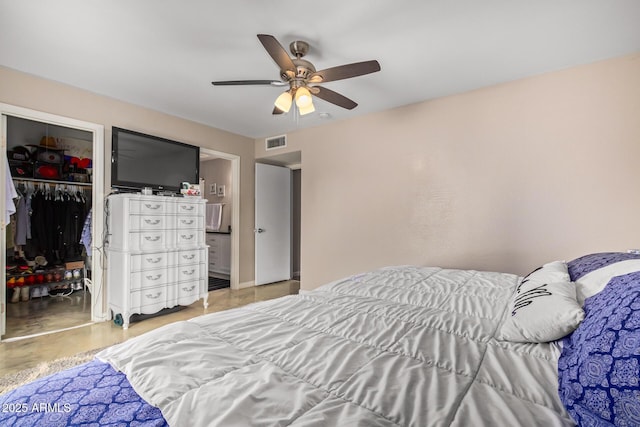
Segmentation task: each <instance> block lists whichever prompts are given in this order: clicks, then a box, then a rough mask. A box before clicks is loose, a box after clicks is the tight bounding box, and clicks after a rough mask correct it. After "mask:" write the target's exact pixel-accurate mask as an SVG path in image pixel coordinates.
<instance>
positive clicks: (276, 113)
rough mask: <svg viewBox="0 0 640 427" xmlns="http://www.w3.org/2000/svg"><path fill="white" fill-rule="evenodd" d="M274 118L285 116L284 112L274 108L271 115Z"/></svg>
mask: <svg viewBox="0 0 640 427" xmlns="http://www.w3.org/2000/svg"><path fill="white" fill-rule="evenodd" d="M271 114H273V115H274V116H276V115H278V114H284V111H282V110H281V109H279V108H278V107H273V112H272V113H271Z"/></svg>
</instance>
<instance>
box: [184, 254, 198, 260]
mask: <svg viewBox="0 0 640 427" xmlns="http://www.w3.org/2000/svg"><path fill="white" fill-rule="evenodd" d="M195 257H196V255H195V254H191V255H182V259H194V258H195Z"/></svg>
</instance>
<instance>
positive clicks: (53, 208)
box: [31, 189, 87, 262]
mask: <svg viewBox="0 0 640 427" xmlns="http://www.w3.org/2000/svg"><path fill="white" fill-rule="evenodd" d="M86 215H87V200H86V198H85V197H84V196H83V195H82V194H81V193H80V192H76V193H73V192H69V191H66V190H60V189H55V190H53V189H46V190H43V189H39V190H37V191H35V192H34V194H33V196H32V197H31V236H32V244H33V249H34V250H35V251H36V252H37V253H38V254H41V255H44V256H45V258H47V261H49V262H61V261H65V260H67V261H68V260H74V259H78V258H79V257H80V256H81V255H82V245H81V244H80V235H81V233H82V227H83V226H84V220H85V217H86Z"/></svg>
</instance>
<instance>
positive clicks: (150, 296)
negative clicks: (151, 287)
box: [145, 292, 162, 299]
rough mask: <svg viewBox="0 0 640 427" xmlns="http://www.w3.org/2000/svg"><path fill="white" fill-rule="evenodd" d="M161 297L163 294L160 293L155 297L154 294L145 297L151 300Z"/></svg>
mask: <svg viewBox="0 0 640 427" xmlns="http://www.w3.org/2000/svg"><path fill="white" fill-rule="evenodd" d="M160 295H162V292H158V293H156V294H155V295H154V294H146V295H145V296H146V297H147V298H149V299H158V298H160Z"/></svg>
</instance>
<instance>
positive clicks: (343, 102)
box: [309, 86, 358, 110]
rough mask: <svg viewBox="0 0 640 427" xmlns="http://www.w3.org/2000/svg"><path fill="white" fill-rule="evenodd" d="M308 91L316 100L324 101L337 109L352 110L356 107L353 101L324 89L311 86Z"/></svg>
mask: <svg viewBox="0 0 640 427" xmlns="http://www.w3.org/2000/svg"><path fill="white" fill-rule="evenodd" d="M309 89H310V91H311V93H313V94H314V95H315V96H317V97H318V98H320V99H324V100H325V101H327V102H330V103H332V104H336V105H337V106H338V107H342V108H346V109H347V110H353V109H354V108H356V107H357V106H358V104H357V103H356V102H355V101H353V100H351V99H349V98H347V97H346V96H344V95H340V94H339V93H338V92H334V91H332V90H330V89H327V88H325V87H321V86H313V87H311V88H309Z"/></svg>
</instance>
